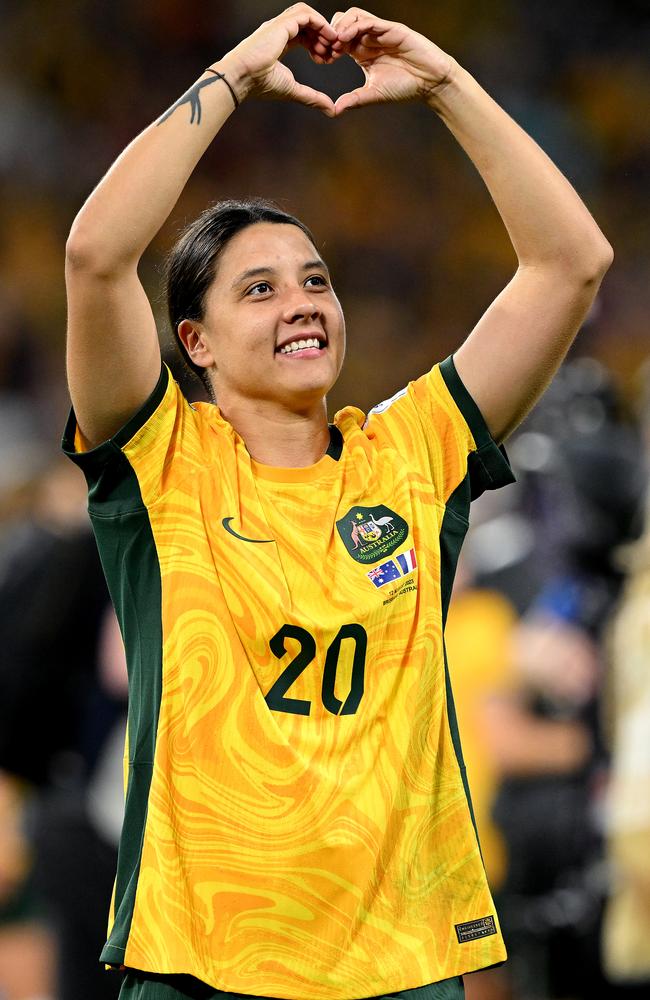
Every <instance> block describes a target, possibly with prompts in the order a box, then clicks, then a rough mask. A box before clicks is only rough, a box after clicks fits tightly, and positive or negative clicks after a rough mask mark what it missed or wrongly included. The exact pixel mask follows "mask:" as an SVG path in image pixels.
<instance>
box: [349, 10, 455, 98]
mask: <svg viewBox="0 0 650 1000" xmlns="http://www.w3.org/2000/svg"><path fill="white" fill-rule="evenodd" d="M331 23H332V27H333V28H335V29H336V32H337V35H338V39H339V43H341V44H340V45H339V46H335V47H334V48H333V50H332V57H333V58H334V59H338V58H339V57H340V56H341V55H343V54H344V53H345V54H348V55H350V56H351V57H352V58H353V59H354V61H355V62H356V63H357V64H358V65H359V66H360V67H361V69H362V70H363V72H364V74H365V77H366V82H365V84H364V86H363V87H359V88H358V89H357V90H352V91H350V93H349V94H343V95H342V96H341V97H339V99H338V100H337V102H336V105H335V108H336V114H337V115H340V114H342V113H343V112H344V111H347V110H348V109H349V108H359V107H362V106H364V105H366V104H379V103H384V102H387V101H411V100H415V99H417V98H424V99H426V98H427V97H429V96H430V95H431V94H432V92H433V91H434V90H435V89H436V88H437V87H439V86H441V85H443V84H444V83H446V82H447V81H448V80H449V78H450V75H451V73H452V70H453V67H454V60H453V59H452V57H451V56H449V55H447V53H446V52H443V51H442V49H439V48H438V46H437V45H434V43H433V42H431V41H429V39H428V38H425V37H424V35H420V34H418V33H417V32H416V31H413V30H412V29H411V28H408V27H407V26H406V25H405V24H399V23H397V22H395V21H384V20H382V19H381V18H379V17H375V16H374V14H370V13H368V11H366V10H361V9H360V8H359V7H351V8H350V9H349V10H347V11H346V12H345V13H340V12H339V13H338V14H335V15H334V17H333V18H332V22H331Z"/></svg>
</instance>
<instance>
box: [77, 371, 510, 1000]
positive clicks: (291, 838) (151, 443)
mask: <svg viewBox="0 0 650 1000" xmlns="http://www.w3.org/2000/svg"><path fill="white" fill-rule="evenodd" d="M468 420H469V423H468ZM331 434H332V445H331V447H330V449H329V450H328V453H327V454H326V455H325V456H324V457H323V458H322V459H321V460H320V461H319V462H317V463H316V464H315V465H313V466H310V467H308V468H302V469H280V468H276V467H270V466H265V465H261V464H260V463H258V462H256V461H254V460H253V459H252V458H251V457H250V455H249V454H248V452H247V450H246V448H245V446H244V443H243V441H242V440H241V438H240V437H239V436H238V435H237V433H236V432H235V431H234V429H233V428H232V427H231V426H230V424H228V423H227V422H226V421H225V420H224V418H223V417H222V416H221V414H220V412H219V409H218V407H216V406H213V405H209V404H195V405H194V406H190V405H189V404H188V403H187V402H186V401H185V400H184V398H183V397H182V395H181V393H180V391H179V389H178V387H177V385H176V384H175V383H174V382H173V380H172V379H171V376H170V375H169V373H168V371H167V369H163V372H162V374H161V378H160V381H159V383H158V386H157V387H156V390H155V391H154V393H153V395H152V397H151V399H150V400H149V401H148V402H147V404H145V406H144V407H143V409H142V410H141V412H140V413H139V414H136V416H135V417H134V418H133V420H132V421H130V423H129V424H128V425H127V426H126V427H125V428H123V429H122V430H121V431H120V432H119V433H118V434H117V435H116V436H115V437H114V438H113V439H112V440H111V441H109V442H106V443H105V444H103V445H101V446H100V447H99V448H95V449H93V450H92V451H88V452H83V451H82V449H81V447H80V437H79V434H78V431H76V428H75V422H74V416H73V415H72V416H71V419H70V422H69V424H68V428H67V430H66V436H65V438H64V448H65V450H66V451H67V453H68V454H70V456H71V457H72V458H73V459H74V460H75V461H76V462H77V463H78V464H79V465H80V466H81V468H82V469H83V470H84V472H85V474H86V477H87V480H88V484H89V487H90V494H89V509H90V513H91V517H92V520H93V526H94V529H95V533H96V536H97V540H98V544H99V548H100V553H101V556H102V561H103V565H104V569H105V572H106V576H107V579H108V582H109V587H110V589H111V594H112V597H113V601H114V603H115V606H116V609H117V613H118V617H119V619H120V623H121V627H122V631H123V635H124V640H125V645H126V649H127V658H128V663H129V686H130V710H129V730H128V739H127V747H126V754H125V777H126V818H125V823H124V831H123V836H122V842H121V845H120V858H119V863H118V872H117V879H116V887H115V893H114V899H113V904H112V911H111V922H110V933H109V938H108V942H107V945H106V947H105V949H104V952H103V955H102V957H103V960H104V961H106V962H107V963H110V964H116V965H124V966H126V967H128V968H134V969H140V970H143V971H145V972H155V973H170V974H171V973H185V974H191V975H192V976H195V977H196V978H198V979H200V980H202V981H203V982H205V983H207V984H209V985H211V986H213V987H214V988H215V989H218V990H224V991H232V992H238V993H243V994H251V995H255V996H270V997H284V998H287V1000H305V998H309V1000H346V998H354V997H368V996H376V995H379V994H386V993H390V992H394V991H398V990H405V989H410V988H414V987H419V986H422V985H423V984H426V983H431V982H436V981H438V980H443V979H448V978H450V977H454V976H458V975H460V974H462V973H464V972H468V971H472V970H474V969H478V968H481V967H484V966H488V965H493V964H495V963H498V962H500V961H502V960H503V959H504V958H505V951H504V947H503V942H502V939H501V934H500V931H499V926H498V922H497V920H496V916H495V914H494V906H493V903H492V900H491V898H490V893H489V890H488V886H487V883H486V878H485V873H484V869H483V865H482V862H481V857H480V851H479V846H478V841H477V836H476V833H475V830H474V826H473V820H472V813H471V804H470V802H469V798H468V794H467V787H466V781H465V776H464V768H463V765H462V757H461V753H460V742H459V740H458V734H457V732H456V724H455V713H454V711H453V700H452V697H451V687H450V683H449V677H448V673H447V668H446V661H445V655H444V645H443V622H444V617H445V613H446V604H447V602H448V595H449V591H450V588H451V582H452V577H453V570H454V568H455V559H456V558H457V555H458V550H459V548H460V543H461V542H462V538H463V536H464V532H465V529H466V526H467V520H466V519H467V511H468V506H469V497H470V493H472V494H473V495H475V494H476V493H478V492H481V491H482V490H483V489H485V488H493V487H495V486H499V485H502V484H503V483H506V482H509V481H511V479H512V477H511V474H510V472H509V467H508V466H507V462H506V460H505V458H504V457H503V455H502V453H501V452H500V451H499V449H497V447H496V445H495V444H494V442H492V441H491V439H489V436H488V435H487V431H486V428H485V425H484V424H483V423H482V420H481V418H480V414H479V413H478V410H477V409H476V407H475V406H474V404H473V403H472V401H471V399H470V397H469V396H468V395H467V393H466V391H465V390H464V388H463V387H462V383H460V380H459V379H458V376H457V374H456V373H455V369H454V368H453V362H452V361H451V359H448V361H447V362H444V363H443V366H436V367H434V368H433V369H432V371H431V372H429V373H428V374H427V375H425V376H423V377H422V378H420V379H418V380H417V381H415V382H413V383H410V385H409V386H408V387H407V389H406V390H404V391H403V392H402V393H398V394H397V396H395V397H393V399H392V400H389V401H387V402H386V403H384V404H381V405H380V406H379V407H376V408H375V410H374V411H371V413H370V414H369V416H368V418H367V419H366V417H365V415H364V414H363V413H362V412H361V411H360V410H358V409H356V408H354V407H348V408H346V409H344V410H342V411H340V412H339V413H338V414H337V415H336V417H335V420H334V424H333V427H332V429H331ZM337 442H338V444H337ZM471 456H474V458H473V460H471Z"/></svg>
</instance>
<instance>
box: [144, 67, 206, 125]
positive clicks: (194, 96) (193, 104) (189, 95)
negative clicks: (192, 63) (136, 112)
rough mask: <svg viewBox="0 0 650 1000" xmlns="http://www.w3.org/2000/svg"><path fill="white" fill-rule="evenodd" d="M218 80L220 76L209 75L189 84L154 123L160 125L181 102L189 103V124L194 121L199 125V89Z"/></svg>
mask: <svg viewBox="0 0 650 1000" xmlns="http://www.w3.org/2000/svg"><path fill="white" fill-rule="evenodd" d="M219 81H220V77H218V76H211V77H210V78H209V79H207V80H197V82H196V83H195V84H193V86H191V87H190V89H189V90H186V91H185V93H184V94H183V95H182V97H179V98H178V100H177V101H176V103H175V104H172V106H171V108H170V109H169V111H165V113H164V115H162V116H161V117H160V118H159V119H158V121H157V122H156V125H162V123H163V122H166V121H167V119H168V118H169V117H170V116H171V115H173V114H174V111H176V109H177V108H180V107H181V106H182V105H183V104H189V106H190V109H191V112H192V114H191V117H190V125H193V124H194V123H195V122H196V124H197V125H200V124H201V96H200V94H201V91H202V90H203V88H204V87H209V86H210V84H211V83H219Z"/></svg>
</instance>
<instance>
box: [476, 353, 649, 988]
mask: <svg viewBox="0 0 650 1000" xmlns="http://www.w3.org/2000/svg"><path fill="white" fill-rule="evenodd" d="M511 450H512V453H513V456H514V457H513V461H514V462H515V465H516V467H517V469H518V472H519V475H520V490H521V492H520V496H519V505H520V509H521V510H523V511H524V512H525V515H526V517H528V518H529V520H530V523H531V524H534V526H535V531H534V532H533V533H532V545H531V547H530V548H529V550H528V552H527V553H526V554H525V556H524V558H523V559H522V560H521V562H520V563H519V564H518V566H517V567H516V568H515V569H513V568H511V569H510V572H509V574H508V576H507V581H508V586H509V588H510V592H511V594H512V595H513V600H519V604H520V610H521V611H522V612H523V617H522V620H521V623H520V625H519V626H518V628H517V629H516V630H515V634H514V640H515V649H514V653H513V655H514V662H515V665H516V668H517V672H518V678H519V679H518V683H517V684H516V685H513V691H512V693H511V695H510V696H509V697H506V698H501V699H494V700H493V701H492V702H491V703H490V705H489V706H488V714H489V718H488V727H487V732H488V742H489V746H490V748H491V751H492V753H494V754H495V756H496V759H497V761H498V764H499V766H500V768H501V771H502V774H503V780H502V783H501V788H500V791H499V794H498V796H497V800H496V805H495V815H496V818H497V821H498V824H499V827H500V829H501V830H502V832H503V834H504V836H505V839H506V844H507V849H508V858H509V864H508V872H507V877H506V880H505V882H504V885H503V887H502V893H501V896H500V903H501V908H502V920H503V924H504V927H505V928H507V931H508V940H509V942H510V956H511V963H510V964H511V972H512V977H513V981H514V983H515V989H516V990H517V991H519V992H520V993H521V995H522V996H523V997H526V998H531V1000H537V998H547V997H567V996H572V997H585V998H586V997H591V996H594V995H599V996H600V995H602V996H609V997H614V996H617V995H618V993H617V990H616V987H615V986H614V985H613V984H612V983H610V982H609V981H608V979H607V976H606V973H605V971H604V970H603V962H602V956H601V950H600V923H601V917H602V910H603V904H604V900H605V897H606V893H607V890H608V886H607V880H606V877H605V868H604V864H603V859H604V844H603V835H602V821H603V792H604V788H605V782H606V776H607V768H608V755H607V752H606V749H605V746H604V743H603V734H602V731H601V715H602V705H603V650H602V647H603V636H604V633H605V629H606V626H607V623H608V620H609V616H610V614H611V611H612V608H613V607H614V605H615V602H616V601H617V599H618V595H619V592H620V587H621V583H622V573H621V570H620V567H619V565H618V562H617V556H616V553H617V551H618V546H619V545H620V544H621V543H622V542H624V541H626V540H629V539H630V538H632V537H634V536H635V534H637V533H638V525H639V510H640V503H641V497H642V492H643V486H644V479H645V470H644V467H643V463H640V462H639V452H640V447H639V435H638V432H637V430H636V428H635V427H634V426H633V425H632V424H631V423H630V422H629V421H628V420H627V419H626V418H625V417H624V415H623V413H622V411H621V407H620V405H619V401H618V399H617V396H616V392H615V390H614V386H613V383H612V381H611V379H610V378H609V376H608V374H607V372H606V371H605V370H604V368H603V367H602V366H601V365H599V364H598V363H596V362H594V361H593V360H591V359H587V358H583V359H576V360H573V361H571V362H569V363H567V364H566V365H565V366H564V368H563V369H562V371H561V372H560V374H559V376H558V377H557V379H556V380H555V382H554V384H553V386H552V388H551V390H550V391H549V393H548V394H547V396H546V397H545V400H544V401H543V403H542V404H541V406H540V407H539V408H538V409H537V410H536V411H535V413H534V414H533V415H532V416H531V417H530V418H529V420H528V421H527V422H526V424H525V425H524V426H523V428H522V431H521V433H520V435H519V436H518V438H517V439H516V440H513V442H512V448H511ZM480 530H481V529H479V531H480ZM499 575H500V576H501V583H502V584H503V582H504V580H505V579H506V577H505V576H504V575H503V574H496V576H499ZM489 580H490V574H489V573H486V574H484V575H483V582H484V583H486V582H487V581H489ZM531 580H532V581H534V584H535V586H534V587H533V594H532V596H531ZM518 581H521V583H522V586H521V590H520V588H519V586H518ZM492 582H494V580H492ZM518 591H520V593H518ZM535 591H536V592H535ZM522 594H523V596H524V599H523V600H521V599H520V598H521V595H522Z"/></svg>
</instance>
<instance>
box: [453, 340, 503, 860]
mask: <svg viewBox="0 0 650 1000" xmlns="http://www.w3.org/2000/svg"><path fill="white" fill-rule="evenodd" d="M440 372H441V374H442V377H443V378H444V380H445V384H446V386H447V388H448V389H449V392H450V393H451V395H452V397H453V399H454V402H455V403H456V405H457V407H458V409H459V410H460V412H461V413H462V415H463V417H464V418H465V420H466V422H467V425H468V427H469V429H470V430H471V432H472V437H473V438H474V441H475V443H476V451H475V452H470V454H469V455H468V458H467V475H466V476H465V478H464V479H463V480H462V482H460V483H459V484H458V486H457V487H456V489H455V490H454V492H453V493H452V494H451V496H450V497H449V499H448V501H447V504H446V509H445V515H444V517H443V519H442V527H441V529H440V592H441V604H442V627H443V654H444V663H445V689H446V695H447V719H448V721H449V731H450V733H451V740H452V744H453V747H454V751H455V753H456V760H457V761H458V767H459V770H460V775H461V778H462V781H463V788H464V789H465V797H466V798H467V805H468V808H469V813H470V816H471V819H472V826H473V827H474V832H475V833H476V840H477V843H478V845H479V850H480V847H481V845H480V841H479V835H478V829H477V826H476V819H475V816H474V807H473V805H472V796H471V793H470V789H469V782H468V780H467V770H466V768H465V760H464V758H463V748H462V744H461V739H460V731H459V728H458V718H457V715H456V705H455V703H454V693H453V689H452V685H451V676H450V673H449V664H448V661H447V649H446V647H445V642H444V628H445V625H446V623H447V613H448V611H449V602H450V600H451V592H452V588H453V585H454V577H455V575H456V567H457V565H458V558H459V556H460V550H461V547H462V544H463V542H464V540H465V535H466V534H467V529H468V528H469V508H470V503H471V501H472V500H473V499H475V498H476V497H478V496H480V495H481V493H483V492H484V490H486V489H490V488H494V487H495V486H505V485H507V484H508V483H512V482H514V481H515V477H514V476H513V474H512V470H511V468H510V464H509V462H508V457H507V455H506V453H505V449H504V448H503V447H502V446H501V447H499V446H498V445H497V444H496V442H495V441H494V440H493V439H492V437H491V435H490V431H489V429H488V427H487V424H486V423H485V420H484V419H483V415H482V414H481V411H480V410H479V408H478V406H477V405H476V403H475V402H474V400H473V399H472V397H471V396H470V394H469V392H468V391H467V389H466V388H465V386H464V384H463V382H462V381H461V378H460V376H459V374H458V372H457V371H456V366H455V365H454V361H453V358H452V357H449V358H447V359H446V360H445V361H443V362H442V363H441V365H440Z"/></svg>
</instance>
